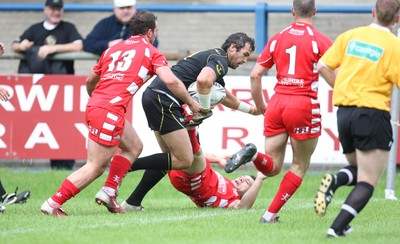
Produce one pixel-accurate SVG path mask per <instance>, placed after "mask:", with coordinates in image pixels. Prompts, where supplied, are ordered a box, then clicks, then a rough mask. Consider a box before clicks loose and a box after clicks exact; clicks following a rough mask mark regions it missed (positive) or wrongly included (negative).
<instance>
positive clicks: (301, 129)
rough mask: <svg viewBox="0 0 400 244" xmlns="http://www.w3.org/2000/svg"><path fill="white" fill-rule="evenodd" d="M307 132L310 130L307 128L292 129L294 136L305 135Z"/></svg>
mask: <svg viewBox="0 0 400 244" xmlns="http://www.w3.org/2000/svg"><path fill="white" fill-rule="evenodd" d="M309 131H310V128H309V127H308V126H306V127H297V128H294V133H295V134H307V133H308V132H309Z"/></svg>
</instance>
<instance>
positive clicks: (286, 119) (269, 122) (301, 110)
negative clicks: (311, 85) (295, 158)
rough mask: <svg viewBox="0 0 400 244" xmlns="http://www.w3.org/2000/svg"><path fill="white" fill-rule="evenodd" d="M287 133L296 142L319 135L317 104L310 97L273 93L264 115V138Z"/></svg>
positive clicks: (319, 116) (319, 123) (318, 107)
mask: <svg viewBox="0 0 400 244" xmlns="http://www.w3.org/2000/svg"><path fill="white" fill-rule="evenodd" d="M285 131H286V132H287V133H288V134H289V136H290V137H293V138H294V139H296V140H306V139H310V138H315V137H318V136H320V135H321V113H320V105H319V102H318V101H317V100H315V99H312V98H311V97H307V96H296V95H285V94H278V93H275V94H274V95H273V96H272V98H271V99H270V101H269V103H268V106H267V109H266V110H265V115H264V136H275V135H278V134H281V133H283V132H285Z"/></svg>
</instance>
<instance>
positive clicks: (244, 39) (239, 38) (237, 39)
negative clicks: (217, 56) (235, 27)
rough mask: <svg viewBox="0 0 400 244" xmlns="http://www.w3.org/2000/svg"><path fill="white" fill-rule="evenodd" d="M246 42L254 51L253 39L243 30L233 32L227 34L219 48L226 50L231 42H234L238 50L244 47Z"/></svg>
mask: <svg viewBox="0 0 400 244" xmlns="http://www.w3.org/2000/svg"><path fill="white" fill-rule="evenodd" d="M246 43H249V44H250V47H251V51H254V49H255V44H254V43H255V41H254V39H253V38H251V37H249V36H247V35H246V34H245V33H243V32H237V33H234V34H232V35H230V36H228V38H227V39H226V40H225V42H224V43H223V44H222V46H221V48H222V49H224V50H225V52H227V51H228V48H229V47H230V46H231V44H235V45H236V49H237V51H238V52H239V51H240V49H242V48H243V47H244V45H246Z"/></svg>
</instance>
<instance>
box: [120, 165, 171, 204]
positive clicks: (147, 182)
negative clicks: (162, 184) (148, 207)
mask: <svg viewBox="0 0 400 244" xmlns="http://www.w3.org/2000/svg"><path fill="white" fill-rule="evenodd" d="M165 175H166V172H165V171H162V170H146V171H145V172H144V174H143V176H142V179H141V180H140V182H139V184H138V185H137V187H136V188H135V190H134V191H133V192H132V194H131V195H130V196H129V198H128V199H126V202H127V203H128V204H130V205H134V206H141V205H142V201H143V198H144V197H145V196H146V194H147V193H148V192H149V191H150V190H151V189H152V188H153V187H154V186H155V185H157V183H158V182H159V181H160V180H161V179H162V178H163V177H164V176H165Z"/></svg>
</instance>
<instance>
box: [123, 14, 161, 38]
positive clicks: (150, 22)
mask: <svg viewBox="0 0 400 244" xmlns="http://www.w3.org/2000/svg"><path fill="white" fill-rule="evenodd" d="M156 21H157V16H155V15H154V14H153V13H152V12H150V11H148V10H139V11H136V13H135V14H134V15H133V17H132V19H131V20H130V22H129V26H130V28H131V31H132V35H145V34H146V33H147V31H148V30H154V29H155V28H156Z"/></svg>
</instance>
